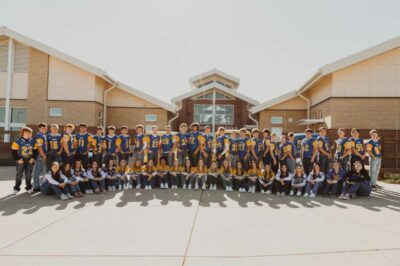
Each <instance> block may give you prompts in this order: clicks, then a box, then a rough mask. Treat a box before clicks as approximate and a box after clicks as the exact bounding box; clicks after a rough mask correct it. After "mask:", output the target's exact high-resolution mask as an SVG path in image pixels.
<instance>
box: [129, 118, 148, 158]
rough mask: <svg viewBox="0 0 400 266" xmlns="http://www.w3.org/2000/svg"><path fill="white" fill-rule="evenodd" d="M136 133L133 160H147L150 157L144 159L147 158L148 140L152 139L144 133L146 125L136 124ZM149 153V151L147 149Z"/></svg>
mask: <svg viewBox="0 0 400 266" xmlns="http://www.w3.org/2000/svg"><path fill="white" fill-rule="evenodd" d="M135 130H136V134H135V136H134V137H133V139H134V147H135V148H134V149H133V150H134V151H133V161H134V162H135V161H136V160H139V161H141V162H143V163H145V162H147V160H148V158H146V161H145V160H144V159H145V158H144V157H145V150H147V145H148V142H150V139H149V138H148V137H147V136H145V135H144V133H143V131H144V127H143V125H136V128H135ZM146 153H147V151H146Z"/></svg>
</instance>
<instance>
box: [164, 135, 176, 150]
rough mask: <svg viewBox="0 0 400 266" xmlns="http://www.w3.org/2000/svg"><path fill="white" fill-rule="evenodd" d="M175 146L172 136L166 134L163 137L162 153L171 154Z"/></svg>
mask: <svg viewBox="0 0 400 266" xmlns="http://www.w3.org/2000/svg"><path fill="white" fill-rule="evenodd" d="M173 146H174V142H173V140H172V134H171V133H170V134H164V135H162V137H161V151H162V152H164V153H167V152H170V151H171V150H172V147H173Z"/></svg>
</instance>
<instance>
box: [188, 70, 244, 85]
mask: <svg viewBox="0 0 400 266" xmlns="http://www.w3.org/2000/svg"><path fill="white" fill-rule="evenodd" d="M211 75H218V76H221V77H223V78H226V79H228V80H230V81H233V82H235V83H237V84H238V85H239V83H240V79H239V78H237V77H235V76H232V75H229V74H227V73H225V72H223V71H221V70H219V69H217V68H213V69H211V70H209V71H206V72H203V73H201V74H198V75H196V76H194V77H191V78H190V79H189V83H190V85H191V86H192V85H193V83H194V82H195V81H198V80H200V79H204V78H206V77H209V76H211Z"/></svg>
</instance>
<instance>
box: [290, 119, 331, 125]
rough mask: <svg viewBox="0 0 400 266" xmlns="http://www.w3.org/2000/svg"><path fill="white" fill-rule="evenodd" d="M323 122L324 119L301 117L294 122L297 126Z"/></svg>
mask: <svg viewBox="0 0 400 266" xmlns="http://www.w3.org/2000/svg"><path fill="white" fill-rule="evenodd" d="M321 123H325V119H323V118H321V119H301V120H299V121H297V122H295V124H296V125H298V126H310V125H315V124H321Z"/></svg>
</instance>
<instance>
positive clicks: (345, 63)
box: [298, 36, 400, 93]
mask: <svg viewBox="0 0 400 266" xmlns="http://www.w3.org/2000/svg"><path fill="white" fill-rule="evenodd" d="M398 47H400V36H398V37H395V38H393V39H390V40H387V41H385V42H383V43H380V44H377V45H374V46H372V47H370V48H368V49H365V50H362V51H360V52H357V53H354V54H352V55H349V56H347V57H344V58H342V59H339V60H337V61H335V62H332V63H330V64H327V65H325V66H323V67H321V68H320V69H318V71H317V72H316V73H315V74H314V75H313V76H312V77H311V78H310V79H309V80H308V81H307V82H306V83H305V84H304V85H303V86H301V87H300V88H299V89H298V91H299V92H301V93H303V92H305V91H306V90H308V89H309V88H310V87H312V85H314V84H316V83H317V82H319V81H320V80H321V79H322V78H324V77H325V76H327V75H329V74H332V73H333V72H336V71H338V70H340V69H343V68H346V67H349V66H352V65H354V64H357V63H359V62H362V61H365V60H367V59H370V58H372V57H374V56H377V55H380V54H383V53H385V52H387V51H390V50H393V49H396V48H398Z"/></svg>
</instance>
